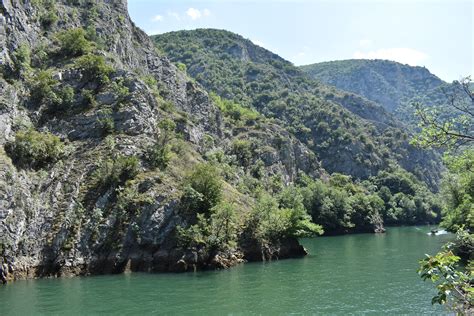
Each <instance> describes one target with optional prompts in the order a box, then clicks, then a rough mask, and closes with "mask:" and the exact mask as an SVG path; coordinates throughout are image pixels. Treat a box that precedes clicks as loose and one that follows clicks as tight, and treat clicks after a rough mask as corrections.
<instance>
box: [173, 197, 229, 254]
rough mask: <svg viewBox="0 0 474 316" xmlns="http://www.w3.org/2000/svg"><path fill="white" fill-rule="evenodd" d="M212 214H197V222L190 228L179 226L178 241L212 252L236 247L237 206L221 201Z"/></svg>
mask: <svg viewBox="0 0 474 316" xmlns="http://www.w3.org/2000/svg"><path fill="white" fill-rule="evenodd" d="M210 213H211V214H210V216H209V217H206V216H205V214H198V215H197V223H196V224H194V225H191V226H190V227H188V228H183V227H178V228H177V232H178V241H179V244H180V245H181V247H183V248H204V249H205V250H207V251H208V252H209V253H210V254H213V253H215V252H217V251H225V250H228V249H229V248H235V246H236V245H237V228H238V225H237V224H238V223H237V216H236V213H235V207H234V206H233V205H232V204H229V203H219V204H218V205H216V206H215V207H213V208H212V209H211V212H210Z"/></svg>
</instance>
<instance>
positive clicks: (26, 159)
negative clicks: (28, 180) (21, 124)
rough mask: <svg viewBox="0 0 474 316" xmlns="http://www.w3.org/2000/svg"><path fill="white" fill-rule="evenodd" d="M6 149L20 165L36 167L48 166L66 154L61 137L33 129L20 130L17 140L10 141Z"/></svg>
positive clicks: (16, 135) (16, 136)
mask: <svg viewBox="0 0 474 316" xmlns="http://www.w3.org/2000/svg"><path fill="white" fill-rule="evenodd" d="M6 149H7V152H8V153H9V155H10V157H11V158H12V160H13V161H14V162H15V163H16V164H17V165H18V166H20V167H29V168H34V169H39V168H43V167H46V166H47V165H49V164H52V163H54V162H56V161H58V160H59V159H60V158H61V157H62V156H63V154H64V145H63V143H62V142H61V140H60V139H59V137H57V136H55V135H53V134H51V133H40V132H37V131H35V130H33V129H29V130H26V131H18V132H17V133H16V134H15V140H14V141H13V142H11V143H8V144H7V146H6Z"/></svg>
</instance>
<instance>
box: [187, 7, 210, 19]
mask: <svg viewBox="0 0 474 316" xmlns="http://www.w3.org/2000/svg"><path fill="white" fill-rule="evenodd" d="M186 15H187V16H189V17H190V18H191V20H197V19H200V18H202V17H206V16H209V15H211V11H209V9H204V10H202V11H201V10H198V9H195V8H189V9H188V10H186Z"/></svg>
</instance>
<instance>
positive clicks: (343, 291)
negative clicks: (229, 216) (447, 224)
mask: <svg viewBox="0 0 474 316" xmlns="http://www.w3.org/2000/svg"><path fill="white" fill-rule="evenodd" d="M428 233H429V227H427V226H420V227H389V228H388V229H387V233H386V234H356V235H344V236H331V237H318V238H311V239H302V240H301V243H302V245H303V246H304V247H305V248H306V249H307V250H308V252H309V255H307V256H305V257H304V258H302V259H289V260H279V261H273V262H271V263H258V262H254V263H247V264H240V265H237V266H235V267H234V268H232V269H227V270H222V271H203V272H196V273H181V274H176V273H159V274H145V273H125V274H120V275H104V276H94V277H86V278H81V277H79V278H70V279H69V278H58V279H41V280H29V281H19V282H15V283H12V284H10V285H8V286H5V287H0V300H1V301H2V313H4V314H3V315H5V316H7V315H13V314H14V315H29V314H69V315H71V314H106V313H110V314H114V313H115V314H116V313H123V314H153V313H155V314H156V313H160V314H180V315H196V314H206V315H222V314H262V315H268V314H287V313H297V314H330V315H347V314H349V313H351V314H392V315H393V314H415V315H424V314H436V315H441V314H444V313H445V311H444V307H442V306H437V305H435V306H432V305H431V297H432V296H433V295H434V292H435V289H434V288H433V286H432V284H430V283H428V282H423V281H421V279H420V278H419V276H418V274H417V273H416V269H417V267H418V260H419V259H421V258H423V257H424V254H425V253H435V252H437V251H438V249H439V247H440V246H441V245H442V244H444V243H445V242H447V241H449V240H450V238H452V235H441V236H430V235H428ZM26 301H27V302H28V304H25V302H26Z"/></svg>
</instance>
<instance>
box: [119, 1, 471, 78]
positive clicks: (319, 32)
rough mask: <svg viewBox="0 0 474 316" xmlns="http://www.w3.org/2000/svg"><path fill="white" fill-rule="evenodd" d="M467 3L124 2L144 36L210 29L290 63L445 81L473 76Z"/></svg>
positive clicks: (469, 17) (469, 4)
mask: <svg viewBox="0 0 474 316" xmlns="http://www.w3.org/2000/svg"><path fill="white" fill-rule="evenodd" d="M473 3H474V1H472V0H444V1H441V0H431V1H428V0H386V1H383V0H379V1H375V0H365V1H363V0H345V1H343V0H332V1H330V0H317V1H309V0H294V1H289V0H274V1H271V0H259V1H257V0H254V1H251V0H232V1H226V0H219V1H217V0H214V1H212V0H208V1H199V0H128V7H129V12H130V15H131V17H132V20H133V21H134V22H135V24H137V25H138V26H139V27H140V28H142V29H143V30H145V31H146V32H147V33H148V34H159V33H165V32H169V31H177V30H183V29H187V30H188V29H195V28H218V29H226V30H229V31H232V32H235V33H238V34H240V35H242V36H244V37H246V38H249V39H251V40H252V41H253V42H254V43H256V44H258V45H260V46H263V47H265V48H267V49H269V50H271V51H273V52H275V53H277V54H279V55H280V56H282V57H283V58H285V59H287V60H289V61H291V62H293V63H294V64H296V65H304V64H310V63H315V62H321V61H329V60H338V59H349V58H383V59H390V60H395V61H398V62H402V63H407V64H410V65H418V66H426V67H427V68H428V69H429V70H430V71H431V72H432V73H434V74H436V75H437V76H439V77H440V78H441V79H444V80H446V81H452V80H456V79H459V78H460V77H462V76H466V75H471V74H474V65H473V63H474V61H473V60H474V58H473V54H474V30H473V29H474V24H473V23H474V22H473V19H474V4H473Z"/></svg>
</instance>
